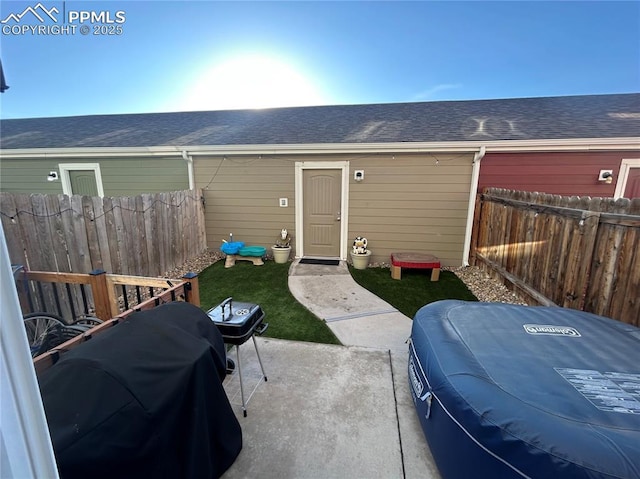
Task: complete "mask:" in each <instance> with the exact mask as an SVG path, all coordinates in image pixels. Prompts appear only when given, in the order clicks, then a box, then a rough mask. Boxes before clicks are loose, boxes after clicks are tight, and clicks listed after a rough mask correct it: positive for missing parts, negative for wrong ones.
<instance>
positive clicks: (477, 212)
mask: <svg viewBox="0 0 640 479" xmlns="http://www.w3.org/2000/svg"><path fill="white" fill-rule="evenodd" d="M482 205H483V200H482V194H477V195H476V206H475V209H474V211H473V226H472V228H471V247H470V250H471V251H470V255H469V265H471V266H477V265H478V262H477V260H476V252H477V250H478V237H479V235H480V220H481V219H482Z"/></svg>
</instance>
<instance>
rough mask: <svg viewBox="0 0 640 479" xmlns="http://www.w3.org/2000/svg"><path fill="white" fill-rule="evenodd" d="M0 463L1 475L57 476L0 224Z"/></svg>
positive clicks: (45, 419)
mask: <svg viewBox="0 0 640 479" xmlns="http://www.w3.org/2000/svg"><path fill="white" fill-rule="evenodd" d="M0 278H1V280H0V284H2V285H3V287H2V288H0V324H1V327H0V329H1V330H2V334H1V335H0V403H2V407H1V408H0V469H1V472H2V477H16V478H17V477H47V478H55V479H57V477H58V471H57V468H56V461H55V456H54V454H53V447H52V446H51V438H50V435H49V428H48V427H47V418H46V416H45V413H44V407H43V406H42V398H41V396H40V389H39V388H38V382H37V379H36V373H35V369H34V367H33V360H32V358H31V352H30V351H29V343H28V341H27V334H26V332H25V329H24V324H23V322H22V311H20V303H19V302H18V294H17V292H16V289H15V287H13V284H14V279H13V275H12V273H11V264H10V259H9V253H8V252H7V245H6V242H5V236H4V230H2V228H0Z"/></svg>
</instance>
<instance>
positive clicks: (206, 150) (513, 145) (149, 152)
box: [0, 137, 640, 159]
mask: <svg viewBox="0 0 640 479" xmlns="http://www.w3.org/2000/svg"><path fill="white" fill-rule="evenodd" d="M481 146H485V147H486V148H487V153H489V152H509V151H512V152H518V151H591V150H594V151H598V150H640V137H620V138H580V139H543V140H496V141H441V142H392V143H308V144H282V145H195V146H188V145H182V146H144V147H126V148H125V147H99V148H19V149H5V150H0V159H13V158H49V159H50V158H118V157H136V156H143V157H158V156H165V157H166V156H182V151H183V150H188V151H189V154H190V155H191V156H194V155H197V156H207V155H252V154H261V155H284V154H316V153H317V154H320V153H323V154H339V153H376V152H377V153H381V152H389V153H391V152H393V153H421V152H423V153H426V152H432V153H436V152H464V151H477V150H478V149H479V148H480V147H481Z"/></svg>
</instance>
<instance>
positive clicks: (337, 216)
mask: <svg viewBox="0 0 640 479" xmlns="http://www.w3.org/2000/svg"><path fill="white" fill-rule="evenodd" d="M341 219H342V217H341V216H340V212H339V211H338V212H337V213H336V221H340V220H341Z"/></svg>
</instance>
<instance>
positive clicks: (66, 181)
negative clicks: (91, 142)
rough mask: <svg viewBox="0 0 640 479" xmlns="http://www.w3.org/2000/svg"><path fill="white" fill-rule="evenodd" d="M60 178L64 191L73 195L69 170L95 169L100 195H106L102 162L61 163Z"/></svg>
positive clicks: (59, 166)
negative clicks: (101, 167)
mask: <svg viewBox="0 0 640 479" xmlns="http://www.w3.org/2000/svg"><path fill="white" fill-rule="evenodd" d="M58 168H59V169H60V180H61V181H62V193H64V194H65V195H69V196H71V195H72V194H73V192H72V190H71V178H70V177H69V171H77V170H83V171H93V172H94V173H95V175H96V186H97V188H98V196H99V197H100V198H102V197H104V188H103V187H102V173H101V172H100V163H60V164H59V165H58Z"/></svg>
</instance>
